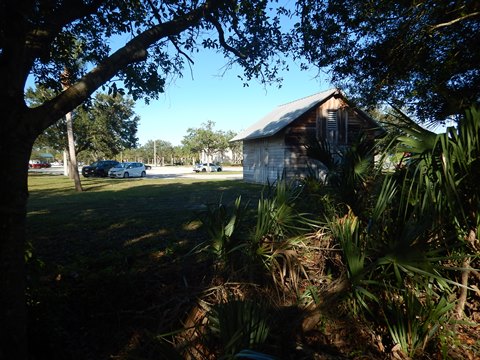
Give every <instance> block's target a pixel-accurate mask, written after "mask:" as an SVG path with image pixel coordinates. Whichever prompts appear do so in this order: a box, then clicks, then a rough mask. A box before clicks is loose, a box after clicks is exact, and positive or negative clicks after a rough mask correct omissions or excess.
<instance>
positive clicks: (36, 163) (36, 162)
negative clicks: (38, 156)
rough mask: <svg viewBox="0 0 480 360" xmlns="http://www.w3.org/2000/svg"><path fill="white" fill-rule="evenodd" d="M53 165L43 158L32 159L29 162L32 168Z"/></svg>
mask: <svg viewBox="0 0 480 360" xmlns="http://www.w3.org/2000/svg"><path fill="white" fill-rule="evenodd" d="M51 166H52V165H50V163H48V162H46V161H42V160H30V161H29V162H28V167H29V168H30V169H44V168H49V167H51Z"/></svg>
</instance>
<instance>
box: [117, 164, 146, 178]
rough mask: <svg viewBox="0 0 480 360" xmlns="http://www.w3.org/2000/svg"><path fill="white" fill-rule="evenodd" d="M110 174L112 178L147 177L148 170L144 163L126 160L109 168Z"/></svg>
mask: <svg viewBox="0 0 480 360" xmlns="http://www.w3.org/2000/svg"><path fill="white" fill-rule="evenodd" d="M108 176H109V177H111V178H129V177H145V176H147V172H146V171H145V165H144V164H143V163H139V162H124V163H119V164H118V165H115V166H114V167H112V168H111V169H110V170H108Z"/></svg>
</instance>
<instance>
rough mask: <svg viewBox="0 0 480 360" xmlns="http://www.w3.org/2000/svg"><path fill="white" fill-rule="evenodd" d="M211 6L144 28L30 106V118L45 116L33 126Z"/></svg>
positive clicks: (61, 111)
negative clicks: (63, 87) (59, 90)
mask: <svg viewBox="0 0 480 360" xmlns="http://www.w3.org/2000/svg"><path fill="white" fill-rule="evenodd" d="M212 7H214V5H211V4H210V2H208V1H207V2H205V3H204V4H202V5H201V6H200V7H198V8H196V9H194V10H192V11H190V12H189V13H186V14H184V15H182V16H180V17H177V18H174V19H173V20H170V21H168V22H165V23H162V24H158V25H156V26H153V27H152V28H150V29H148V30H146V31H144V32H143V33H141V34H139V35H137V36H136V37H134V38H133V39H132V40H130V41H129V42H128V43H127V44H126V45H125V46H124V47H122V48H120V49H118V50H117V51H116V52H114V53H113V54H112V55H110V56H109V57H108V58H106V59H105V60H104V61H102V62H101V63H100V64H99V65H98V66H96V67H95V68H94V69H92V70H91V71H90V72H88V73H87V74H86V75H85V76H84V77H83V78H81V79H80V80H79V81H78V82H77V83H75V84H73V85H72V86H70V87H69V88H68V89H67V90H65V91H64V92H62V93H61V94H59V95H58V96H57V97H55V98H53V99H52V100H50V101H47V102H45V103H44V104H43V105H42V106H39V107H36V108H34V109H30V117H31V118H35V117H36V116H37V115H38V118H40V119H45V120H44V122H43V123H41V124H38V125H39V128H37V131H43V130H44V129H46V128H47V127H48V126H50V125H52V124H53V123H55V122H56V121H57V120H58V119H59V118H61V117H62V116H63V115H64V114H65V113H67V112H68V111H71V110H73V109H75V108H76V107H77V106H78V105H80V104H81V103H82V102H83V101H85V100H86V99H87V98H88V97H89V96H90V95H91V94H93V92H94V91H95V90H97V89H98V88H99V87H100V86H101V85H103V84H104V83H106V82H107V81H108V80H110V79H111V78H112V77H113V76H115V74H117V73H118V72H119V71H120V70H122V69H124V68H125V67H126V66H128V65H130V64H133V63H136V62H140V61H143V60H145V59H146V57H147V55H148V54H147V50H148V48H149V47H150V46H151V45H153V44H154V43H156V42H158V41H159V40H161V39H163V38H166V37H167V38H168V37H169V36H173V35H177V34H179V33H181V32H183V31H185V30H186V29H188V28H190V27H192V26H196V25H198V24H199V23H200V21H201V20H202V19H203V18H205V16H206V14H208V13H209V12H210V11H212Z"/></svg>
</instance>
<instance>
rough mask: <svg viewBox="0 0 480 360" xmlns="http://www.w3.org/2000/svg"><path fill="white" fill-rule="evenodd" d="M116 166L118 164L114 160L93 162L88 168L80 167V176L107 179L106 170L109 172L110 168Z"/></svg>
mask: <svg viewBox="0 0 480 360" xmlns="http://www.w3.org/2000/svg"><path fill="white" fill-rule="evenodd" d="M118 164H119V162H118V161H115V160H100V161H95V162H93V163H91V164H90V165H88V166H84V167H82V175H83V176H84V177H91V176H101V177H107V176H108V170H110V169H111V168H112V167H114V166H116V165H118Z"/></svg>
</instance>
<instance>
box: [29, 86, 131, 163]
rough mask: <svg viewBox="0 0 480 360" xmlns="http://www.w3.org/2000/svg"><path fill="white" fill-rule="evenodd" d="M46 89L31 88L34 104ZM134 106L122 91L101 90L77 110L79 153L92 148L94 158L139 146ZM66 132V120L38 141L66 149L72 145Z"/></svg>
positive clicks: (91, 152) (76, 129) (49, 130)
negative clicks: (109, 93)
mask: <svg viewBox="0 0 480 360" xmlns="http://www.w3.org/2000/svg"><path fill="white" fill-rule="evenodd" d="M42 92H44V91H40V89H37V90H36V91H33V90H29V91H27V98H28V99H29V100H31V101H32V103H38V102H39V100H41V93H42ZM39 97H40V99H39ZM133 105H134V102H133V100H132V99H131V98H128V97H125V96H122V95H121V94H120V93H117V94H116V95H107V94H103V93H97V94H96V95H95V98H94V99H93V100H92V101H88V102H86V103H84V104H83V105H81V106H79V107H78V108H77V109H75V111H74V112H73V120H74V128H75V146H76V152H77V154H79V153H81V152H84V151H88V152H89V153H90V154H91V157H93V158H94V159H99V158H102V157H107V158H111V157H114V156H116V155H117V154H119V153H120V152H121V151H122V150H124V149H127V148H132V147H135V146H136V145H137V138H136V133H137V126H138V122H139V121H140V118H139V117H138V116H136V115H135V113H134V111H133ZM66 132H67V129H66V124H65V121H64V119H62V120H60V121H58V122H57V123H55V124H53V125H52V126H50V127H49V128H48V129H47V130H45V132H44V133H43V134H41V135H40V136H39V137H38V138H37V140H36V142H35V144H36V145H39V146H48V147H51V148H53V149H55V150H57V151H63V150H65V149H67V148H68V146H67V134H66Z"/></svg>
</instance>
